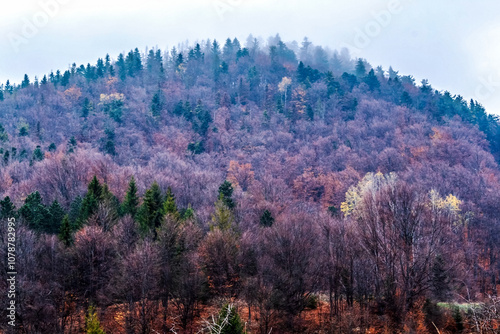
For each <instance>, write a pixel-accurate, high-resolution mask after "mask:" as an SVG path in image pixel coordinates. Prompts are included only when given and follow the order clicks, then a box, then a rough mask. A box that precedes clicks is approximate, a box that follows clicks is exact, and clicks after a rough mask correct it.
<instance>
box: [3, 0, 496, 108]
mask: <svg viewBox="0 0 500 334" xmlns="http://www.w3.org/2000/svg"><path fill="white" fill-rule="evenodd" d="M499 9H500V4H499V3H497V2H494V1H492V0H486V1H483V2H481V3H480V4H477V3H474V4H470V3H468V2H465V1H453V2H452V1H451V0H446V1H442V2H440V3H439V4H435V3H433V2H431V1H428V0H426V1H419V2H416V1H414V0H391V1H381V0H376V1H368V0H360V1H344V0H342V1H334V2H332V1H326V0H316V1H310V2H308V3H307V4H305V3H302V2H300V1H297V0H293V1H284V0H272V1H262V0H257V1H255V0H254V1H251V2H250V1H245V0H210V1H201V0H194V1H190V2H189V3H182V4H180V3H177V2H172V1H161V0H144V1H142V2H140V3H135V2H132V1H115V0H112V1H106V2H102V1H100V2H98V1H96V0H90V1H86V2H85V3H84V4H83V3H78V2H77V1H75V0H40V1H36V0H27V1H24V2H23V3H13V2H11V3H8V4H7V5H4V8H3V10H2V12H1V13H0V26H1V28H0V29H1V31H2V33H1V35H0V59H2V62H1V63H0V83H5V82H6V80H7V79H9V80H10V81H11V82H15V83H20V82H21V80H22V78H23V76H24V74H28V75H29V77H30V78H31V79H34V77H35V76H38V77H41V76H43V74H47V73H50V71H51V70H52V71H56V70H57V69H60V70H66V69H67V68H68V67H69V66H70V65H71V64H72V63H73V62H75V63H76V64H77V65H80V64H87V63H91V64H95V62H96V60H97V58H100V57H101V58H102V57H104V56H105V55H106V54H107V53H108V54H109V55H110V56H111V57H112V58H113V59H116V57H117V56H118V54H119V53H120V52H123V51H128V50H130V49H132V48H135V47H138V48H139V49H140V50H141V51H143V50H144V49H145V48H146V47H150V48H151V47H159V48H161V49H162V50H165V49H166V48H168V49H170V48H172V47H173V46H176V45H177V44H178V43H182V42H185V41H186V40H189V41H190V42H191V43H192V42H194V41H197V40H198V41H201V40H203V39H207V38H210V39H214V38H215V39H218V40H225V39H226V38H227V37H231V38H234V37H237V38H238V39H240V41H241V42H242V43H244V41H245V40H246V38H247V36H248V35H249V34H253V35H254V36H255V37H262V38H263V39H264V40H267V38H268V37H269V36H274V35H276V34H277V33H279V34H280V36H281V38H282V39H283V41H285V42H289V41H292V40H295V41H297V42H298V43H300V42H301V41H302V40H303V38H304V37H306V36H307V37H308V38H309V40H310V41H311V42H313V43H314V44H315V45H321V46H323V47H328V48H330V49H340V48H342V47H348V48H349V49H350V51H351V54H352V56H353V57H361V58H365V59H367V60H368V62H370V63H371V64H372V65H373V66H377V65H382V66H383V67H384V69H386V70H387V69H388V68H389V66H392V67H393V68H394V69H395V70H399V71H400V73H401V74H404V75H413V76H414V77H415V79H416V81H417V82H420V81H421V80H422V79H428V80H429V82H430V83H431V85H432V86H433V87H434V88H435V89H438V90H448V91H450V92H451V93H452V94H457V95H462V96H463V97H464V98H466V99H467V100H469V99H475V100H478V101H479V102H480V103H482V104H483V105H484V106H485V107H486V109H487V111H488V112H489V113H495V114H500V97H498V95H499V94H498V89H499V87H500V83H499V82H498V81H500V80H499V78H500V64H499V63H498V62H497V61H496V59H495V58H496V54H497V52H498V51H500V50H499V49H500V46H498V45H499V44H498V43H497V42H498V41H500V23H498V22H497V21H498V20H497V18H498V16H499V14H497V13H498V12H499ZM33 27H34V29H33ZM30 28H31V29H30Z"/></svg>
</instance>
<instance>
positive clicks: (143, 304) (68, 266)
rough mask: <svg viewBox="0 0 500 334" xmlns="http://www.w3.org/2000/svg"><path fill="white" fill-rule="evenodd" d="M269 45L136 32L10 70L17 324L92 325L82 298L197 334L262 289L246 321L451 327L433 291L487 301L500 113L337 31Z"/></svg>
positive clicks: (0, 116)
mask: <svg viewBox="0 0 500 334" xmlns="http://www.w3.org/2000/svg"><path fill="white" fill-rule="evenodd" d="M269 43H270V44H269V45H267V46H265V47H264V46H260V45H259V44H258V42H257V40H256V39H251V38H249V40H248V41H247V43H246V45H245V46H243V45H242V44H241V43H240V42H239V41H238V40H237V39H234V40H231V39H228V40H227V41H226V42H224V43H219V42H217V41H210V40H209V41H203V42H200V43H196V44H194V45H192V46H189V47H185V49H179V50H178V49H176V48H173V49H172V50H171V51H168V52H165V53H164V52H162V51H161V50H157V49H154V50H148V51H147V52H146V53H145V54H142V53H140V52H139V50H138V49H135V50H132V51H130V52H128V53H123V54H120V55H119V56H118V57H117V59H116V60H113V59H111V58H110V56H108V55H106V57H104V58H102V59H98V60H97V63H96V64H95V65H91V64H88V65H86V66H85V65H81V66H77V65H76V64H73V66H72V67H71V68H69V69H67V70H61V71H56V72H55V73H53V72H51V73H50V74H48V75H47V76H44V77H43V78H37V79H34V80H32V79H31V78H30V77H29V76H28V75H26V76H25V77H24V80H23V81H22V83H21V84H20V85H12V84H10V83H9V82H7V83H6V84H5V85H2V86H1V87H0V154H1V155H2V157H3V158H2V168H1V169H0V199H3V200H2V201H1V202H0V209H1V212H0V213H1V217H2V218H3V219H7V218H9V217H16V218H17V221H18V222H19V224H18V239H19V240H20V241H19V245H18V249H17V252H18V260H17V261H18V263H22V264H23V265H22V268H18V281H19V282H20V284H21V286H19V291H20V292H19V301H18V303H19V305H22V306H23V309H22V313H20V314H22V320H21V321H22V323H21V326H22V328H23V329H24V330H25V331H24V332H25V333H35V332H37V333H59V332H60V333H62V332H68V333H69V332H72V333H74V332H78V330H77V329H71V328H72V327H71V326H76V327H75V328H77V327H79V326H80V327H81V326H82V323H83V321H82V319H83V318H82V317H83V315H84V313H85V312H86V311H87V308H88V306H89V304H94V305H96V306H97V307H98V308H99V310H100V315H101V316H102V319H105V318H106V319H108V318H109V319H115V320H109V321H102V323H103V326H104V327H105V328H106V329H107V330H108V331H109V332H113V333H136V332H137V333H139V332H141V333H146V332H148V331H150V330H151V329H152V328H153V329H155V330H163V332H167V330H168V329H169V328H171V326H172V325H173V324H174V323H176V326H177V327H176V328H178V331H179V332H184V331H186V332H188V330H189V329H190V328H199V327H200V316H202V315H203V314H204V313H203V312H204V310H206V307H207V305H211V307H213V306H214V305H217V306H220V305H219V304H217V303H219V302H220V300H221V299H224V300H226V301H232V302H234V303H235V305H240V312H243V308H244V309H245V312H246V313H245V314H247V315H248V309H247V308H248V307H250V309H252V308H253V313H254V315H253V316H254V317H256V318H255V319H252V321H253V322H251V323H250V324H249V326H250V327H249V328H251V330H252V332H261V333H268V332H269V330H270V328H271V327H272V328H273V333H276V332H277V333H290V332H292V331H296V332H307V331H308V330H310V331H311V332H312V331H313V329H312V327H314V326H317V327H318V328H323V329H329V330H330V331H334V330H339V331H341V332H347V331H348V330H349V329H351V328H362V330H365V329H366V330H368V329H369V328H370V327H372V329H373V330H374V331H382V330H383V328H384V326H386V327H387V326H388V327H390V328H400V329H403V328H406V329H407V328H412V329H415V330H417V329H418V328H420V329H418V330H421V331H422V333H424V332H426V331H427V330H429V331H431V330H432V331H434V327H433V325H432V323H433V322H434V323H435V324H437V326H439V327H440V328H441V329H442V330H443V332H448V331H453V328H452V327H453V326H459V324H458V322H459V320H457V316H456V313H453V312H455V311H453V312H451V311H448V310H447V309H446V308H439V307H438V306H436V305H437V304H436V303H437V302H450V303H451V302H456V301H460V302H463V301H464V300H466V301H467V302H471V303H472V302H477V301H485V302H486V304H485V305H486V306H485V307H487V305H489V304H488V303H494V302H495V299H491V300H490V299H488V296H489V295H496V293H497V291H498V289H499V284H500V256H499V254H500V253H499V251H500V218H499V217H500V181H499V176H500V171H499V168H498V162H499V161H500V122H499V120H498V118H497V117H495V116H493V115H489V114H488V113H487V112H486V111H485V109H484V108H483V107H482V106H481V104H480V103H479V102H477V101H474V100H471V101H465V100H464V99H463V98H462V97H461V96H456V95H453V94H452V93H449V92H440V91H437V90H434V89H433V88H432V86H431V84H430V83H428V82H427V81H426V80H424V81H422V82H421V83H419V84H417V83H415V80H414V79H413V77H412V76H407V75H400V74H399V73H398V72H397V71H395V70H393V69H392V68H390V69H389V70H388V71H385V70H384V69H382V68H381V67H374V66H372V65H371V64H369V63H368V62H367V61H366V60H364V59H351V58H350V57H349V55H348V52H346V51H345V50H343V51H342V52H336V51H335V52H330V51H328V50H327V49H323V48H322V47H319V46H313V45H310V43H308V42H306V41H305V42H304V43H302V47H300V48H299V47H296V44H294V43H288V44H286V43H284V42H282V41H281V40H280V39H279V37H278V36H277V37H275V38H272V39H270V41H269ZM4 225H5V226H2V229H3V230H0V232H1V233H0V235H2V236H3V237H4V239H5V240H6V232H5V231H6V224H4ZM5 240H4V241H3V242H4V243H5V242H6V241H5ZM0 252H6V247H5V245H2V250H1V251H0ZM49 254H52V255H50V256H49ZM89 254H92V256H90V255H89ZM89 256H90V257H89ZM51 268H52V269H51ZM144 272H147V273H149V274H148V275H147V277H142V278H141V273H144ZM5 275H6V273H3V274H2V280H1V281H2V282H4V283H0V284H5V282H6V279H4V278H6V277H4V276H5ZM141 284H142V285H141ZM0 286H1V285H0ZM141 287H142V288H141ZM2 298H4V296H2ZM318 299H319V302H318V301H317V300H318ZM313 302H315V303H316V304H318V305H319V306H324V310H325V311H324V312H325V314H323V316H324V320H323V322H321V321H320V322H319V324H316V325H314V326H313V325H311V323H312V322H308V321H307V320H306V319H307V318H308V317H302V316H301V314H302V313H303V312H304V311H307V310H310V308H311V303H313ZM496 302H498V301H497V300H496ZM313 304H314V303H313ZM168 305H170V306H168ZM172 305H173V306H172ZM318 305H316V306H318ZM120 307H121V308H122V309H121V310H120V311H119V312H118V311H117V309H116V308H120ZM168 307H170V308H171V309H170V308H168ZM321 309H323V308H322V307H320V310H321ZM353 310H358V311H360V312H358V314H360V315H359V317H357V318H356V319H353V320H352V322H351V323H349V322H348V321H347V320H346V318H345V317H348V315H349V314H351V312H354V311H353ZM361 311H362V312H361ZM2 312H5V311H2ZM114 312H117V313H120V314H122V317H123V321H122V320H116V317H114V318H113V316H112V315H113V314H115V313H114ZM200 312H201V313H200ZM419 312H420V313H419ZM458 312H459V315H460V311H458ZM452 313H453V314H452ZM466 313H467V312H463V318H464V319H463V320H460V321H463V324H461V325H463V326H466V327H468V328H472V327H473V325H472V324H473V322H474V321H476V320H477V319H472V318H470V317H468V316H467V314H466ZM320 314H321V312H320ZM485 314H486V313H485ZM250 316H252V315H251V314H250V315H248V317H250ZM497 316H498V314H497ZM320 318H321V317H320ZM49 319H53V320H49ZM159 319H160V320H159ZM174 319H176V320H174ZM447 319H448V320H447ZM42 320H43V321H42ZM243 320H245V321H247V319H243ZM113 321H114V322H113ZM478 321H479V320H478ZM480 321H482V322H483V323H485V324H489V325H491V326H494V321H495V320H491V319H490V318H488V319H486V318H484V319H482V318H481V319H480ZM491 321H493V322H491ZM497 321H498V318H497ZM450 323H451V324H450ZM2 325H3V324H2ZM497 325H498V322H497ZM419 326H420V327H419ZM0 328H1V327H0ZM117 328H119V329H117ZM422 328H425V329H422ZM471 330H472V329H471Z"/></svg>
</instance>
